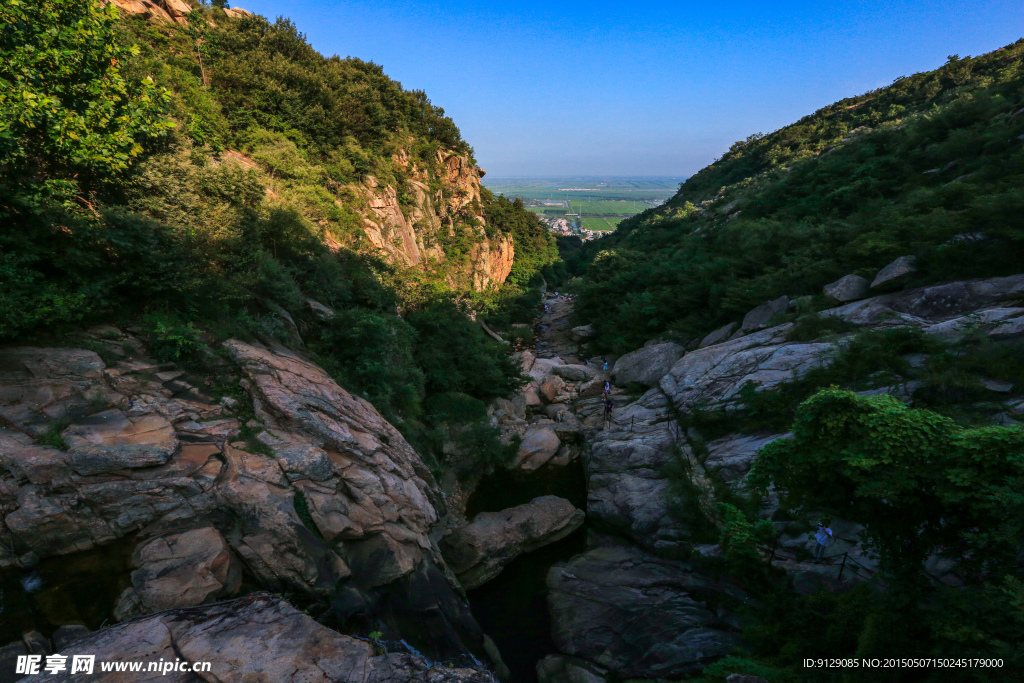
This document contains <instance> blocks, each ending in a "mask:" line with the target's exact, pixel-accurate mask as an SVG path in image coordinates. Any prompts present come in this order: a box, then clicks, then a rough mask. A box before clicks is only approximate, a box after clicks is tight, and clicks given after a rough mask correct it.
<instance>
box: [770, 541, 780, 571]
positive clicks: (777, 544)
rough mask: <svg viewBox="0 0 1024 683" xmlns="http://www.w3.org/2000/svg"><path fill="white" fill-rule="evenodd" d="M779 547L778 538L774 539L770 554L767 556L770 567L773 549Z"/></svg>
mask: <svg viewBox="0 0 1024 683" xmlns="http://www.w3.org/2000/svg"><path fill="white" fill-rule="evenodd" d="M778 547H779V537H778V536H776V537H775V542H774V543H772V554H771V555H769V556H768V564H769V565H770V564H771V563H772V561H773V560H774V559H775V549H776V548H778Z"/></svg>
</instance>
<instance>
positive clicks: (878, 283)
mask: <svg viewBox="0 0 1024 683" xmlns="http://www.w3.org/2000/svg"><path fill="white" fill-rule="evenodd" d="M916 272H917V267H916V266H915V265H914V257H913V256H900V257H899V258H898V259H896V260H895V261H893V262H892V263H890V264H889V265H887V266H886V267H885V268H882V269H881V270H880V271H878V274H877V275H875V279H874V280H872V281H871V288H872V289H875V288H876V287H889V286H891V285H896V284H900V283H902V282H903V281H904V280H906V279H907V278H909V277H910V276H911V275H913V274H914V273H916Z"/></svg>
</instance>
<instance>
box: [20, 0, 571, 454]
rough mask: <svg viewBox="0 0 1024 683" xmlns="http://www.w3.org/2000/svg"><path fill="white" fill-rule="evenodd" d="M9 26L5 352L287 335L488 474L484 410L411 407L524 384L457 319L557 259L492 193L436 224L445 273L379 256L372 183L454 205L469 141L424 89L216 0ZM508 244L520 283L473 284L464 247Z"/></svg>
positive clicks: (164, 353)
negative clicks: (109, 338)
mask: <svg viewBox="0 0 1024 683" xmlns="http://www.w3.org/2000/svg"><path fill="white" fill-rule="evenodd" d="M0 21H2V22H3V23H2V25H0V27H2V30H0V155H2V156H0V215H3V216H4V221H5V226H4V230H2V231H0V341H5V342H6V341H12V340H18V341H28V340H29V339H36V340H40V341H43V340H45V341H48V342H55V341H59V340H61V339H63V338H65V336H66V335H68V334H71V333H73V331H74V330H75V328H77V327H78V326H80V325H84V324H93V323H96V322H113V323H115V324H121V325H130V326H137V327H138V328H141V329H142V330H143V331H144V332H145V333H146V335H147V336H148V342H149V347H150V349H151V350H152V352H153V353H154V355H156V356H157V357H158V358H159V359H160V360H164V361H176V362H181V363H185V364H193V365H195V366H197V367H200V368H202V367H209V368H212V367H215V363H211V362H210V360H211V358H213V356H215V355H216V354H217V353H218V350H217V349H218V342H219V341H221V340H223V339H225V338H227V337H229V336H239V337H242V338H248V339H253V338H255V339H257V340H263V341H277V342H282V343H284V344H287V345H290V346H293V347H299V348H305V350H306V351H308V352H309V353H310V354H312V355H315V357H316V358H317V360H318V361H319V362H320V363H321V364H322V365H323V366H324V367H325V368H326V369H327V370H328V371H329V372H331V373H332V374H333V375H334V376H335V377H336V378H337V379H338V380H339V381H340V382H342V383H343V384H344V386H346V388H348V389H350V390H352V391H354V392H358V393H359V394H361V395H364V396H366V397H368V398H369V399H370V400H371V401H372V402H373V403H374V405H375V406H376V407H377V408H378V409H379V410H381V412H382V413H383V414H384V415H385V416H387V417H388V418H389V419H391V420H392V421H394V422H395V424H396V425H397V426H398V427H399V428H400V429H402V430H403V432H405V433H406V434H407V436H408V437H409V438H410V439H411V440H412V441H413V442H414V443H415V444H416V445H417V446H418V447H420V448H421V449H424V450H425V452H424V457H425V458H426V459H427V460H428V461H431V462H432V463H433V464H434V465H435V466H441V463H442V461H443V459H444V449H445V448H446V444H447V442H448V441H449V440H450V439H456V440H460V439H461V441H462V442H465V443H466V444H472V445H473V448H469V447H466V448H463V449H462V452H464V453H466V454H468V455H469V456H470V457H472V456H473V455H474V454H476V453H479V454H480V458H481V460H484V461H487V462H486V463H485V464H492V463H493V462H496V461H499V460H501V459H502V458H504V457H506V456H507V452H506V451H507V447H506V446H504V445H502V444H500V443H498V441H497V437H496V434H495V433H493V431H489V430H488V429H485V428H484V427H485V426H486V425H481V424H479V423H480V421H481V420H482V415H481V414H480V413H479V411H474V412H472V414H473V415H474V416H475V417H474V418H473V420H472V421H471V422H472V424H470V425H469V426H466V427H465V428H460V430H457V431H458V434H450V433H449V430H447V428H446V427H445V424H446V422H447V421H454V422H459V423H461V422H464V421H465V420H464V418H465V413H461V414H458V415H449V414H447V413H444V412H443V411H441V412H433V413H431V412H429V411H427V412H424V405H425V401H426V405H428V406H429V405H433V404H432V403H431V402H430V401H428V400H427V399H429V398H430V397H431V396H432V395H438V394H441V395H445V396H451V395H455V394H458V395H460V396H464V397H465V398H466V400H468V401H470V402H474V401H475V402H476V403H477V404H480V405H482V403H480V402H481V401H485V400H488V399H490V398H491V397H494V396H503V395H507V394H508V393H509V392H510V391H512V390H514V389H515V388H516V387H518V385H519V383H520V381H521V379H520V376H519V369H518V367H517V366H516V365H515V364H514V363H513V362H512V361H511V360H510V357H509V349H508V347H507V346H504V345H501V344H499V343H497V342H494V341H492V340H491V339H489V338H488V337H487V336H486V335H484V334H483V332H482V331H481V330H480V329H479V327H478V325H476V324H475V323H473V322H472V321H471V319H470V314H471V313H472V308H473V307H475V308H477V309H480V308H489V309H490V310H493V311H494V312H495V315H502V314H504V308H503V307H504V306H505V305H506V304H512V303H517V302H519V300H520V299H523V298H524V297H526V298H527V299H528V298H529V297H527V283H528V282H529V281H530V279H531V278H533V277H534V275H536V274H537V273H538V272H539V270H540V269H541V268H542V267H544V266H546V265H548V264H549V263H551V262H552V261H553V260H554V259H556V258H557V253H556V252H555V250H554V246H553V240H551V238H550V237H549V236H548V235H547V233H546V232H545V231H543V230H542V228H541V227H540V226H539V224H538V223H537V221H536V219H535V217H533V216H532V215H530V214H529V213H528V212H527V211H525V209H523V207H522V206H521V205H514V204H512V203H510V202H507V201H505V200H504V198H494V197H492V196H491V195H490V194H489V193H486V192H484V195H483V198H482V202H480V203H479V204H477V203H476V202H469V204H468V205H466V204H465V202H463V203H462V205H463V208H462V209H460V210H458V211H457V212H455V213H453V214H452V215H448V216H442V218H443V219H444V221H445V223H444V224H443V225H442V230H441V231H440V233H439V234H441V237H439V239H446V240H448V242H450V243H451V246H452V249H453V251H452V252H451V253H448V254H447V255H448V256H449V257H450V258H448V259H446V260H445V261H443V262H441V263H440V264H427V266H428V267H426V268H423V269H411V268H405V267H404V266H400V265H395V264H389V263H386V262H384V261H383V260H381V258H380V257H379V252H377V251H375V250H373V249H370V248H368V244H367V241H366V238H365V236H363V234H362V229H361V226H362V225H363V219H362V217H361V214H360V213H359V212H360V211H363V212H365V211H366V207H365V202H366V199H365V193H364V192H363V189H362V187H363V185H361V183H364V182H365V183H366V184H367V185H372V184H373V183H374V182H376V183H380V184H388V185H391V186H392V187H394V188H396V192H397V193H398V195H399V196H398V199H399V203H400V204H401V205H402V206H403V208H407V207H408V206H410V204H409V202H410V201H411V200H410V199H409V195H410V193H412V189H411V188H412V185H411V183H412V182H413V180H414V178H413V176H414V173H416V174H419V175H417V176H416V177H417V178H420V179H421V180H422V181H424V182H423V184H422V186H423V187H427V190H429V193H430V196H431V197H434V198H437V199H438V201H439V202H441V203H442V204H444V202H448V201H449V200H451V199H452V198H453V197H454V195H455V193H456V192H458V191H459V190H458V189H457V188H455V187H453V186H452V185H451V184H449V182H448V171H447V169H446V166H445V163H444V160H445V159H447V158H448V157H449V156H450V155H452V154H456V155H464V156H468V155H471V154H472V150H471V149H470V148H469V147H468V145H467V144H466V143H465V142H464V141H463V140H462V139H461V137H460V135H459V132H458V129H457V128H456V127H455V125H454V124H453V123H452V121H451V120H450V119H448V118H447V117H445V116H444V112H443V111H442V110H441V109H439V108H437V107H434V106H433V105H431V104H430V102H429V100H428V99H427V98H426V96H425V95H424V94H423V93H422V92H408V91H406V90H403V89H402V87H401V86H400V84H398V83H396V82H394V81H392V80H391V79H389V78H388V77H387V76H385V75H384V73H383V71H382V70H381V68H380V67H379V66H377V65H375V64H371V63H367V62H363V61H361V60H358V59H354V58H348V59H340V58H338V57H332V58H324V57H322V56H320V55H319V54H317V53H316V52H315V51H314V50H313V49H312V48H311V47H310V46H309V44H308V43H307V42H306V41H305V38H304V37H303V36H302V34H300V33H299V32H298V31H297V29H296V28H295V26H294V25H292V24H291V23H290V22H288V21H286V20H283V19H279V20H278V21H276V22H275V23H271V22H268V21H267V20H266V19H264V18H262V17H259V16H253V17H248V18H244V19H237V20H236V19H227V18H226V17H225V16H224V15H223V13H222V12H220V11H219V10H218V11H216V12H214V11H213V9H212V8H211V7H210V6H208V5H199V6H197V8H196V10H195V12H193V14H192V15H191V16H190V22H189V24H187V25H176V24H175V25H169V24H160V23H150V22H146V21H145V20H144V19H142V18H141V17H138V16H121V17H120V18H119V17H118V12H117V10H116V8H115V7H114V6H113V5H107V6H105V7H104V8H100V3H99V2H97V0H60V1H56V0H55V1H53V2H44V3H19V2H13V3H7V4H5V5H4V7H3V8H2V9H0ZM371 175H373V176H374V177H375V179H376V180H374V181H371V180H370V179H369V178H368V177H369V176H371ZM417 182H420V181H417ZM439 205H440V204H439ZM444 205H445V206H447V205H448V204H444ZM439 210H440V209H439ZM475 213H479V214H483V215H485V216H486V217H487V219H488V224H487V226H486V228H483V227H481V226H480V224H479V222H475V221H474V218H473V214H475ZM445 226H446V227H447V229H448V233H447V236H445V233H444V228H445ZM417 229H419V228H418V227H417ZM498 233H503V234H506V235H510V236H511V238H512V240H513V243H514V245H515V249H516V259H515V262H514V264H513V271H514V278H513V281H512V282H510V284H509V285H508V286H507V287H505V289H504V290H498V291H488V292H472V291H468V283H467V282H466V279H465V278H464V277H463V276H462V275H460V273H461V272H462V271H461V270H460V268H463V266H464V265H465V262H464V257H465V252H467V251H468V249H469V248H470V247H472V246H473V245H474V244H476V243H478V242H479V241H481V240H482V239H483V238H484V236H485V234H486V235H487V236H494V235H497V234H498ZM442 246H445V247H446V253H447V246H448V245H447V244H446V245H442ZM456 251H458V253H456ZM307 298H312V299H315V300H316V301H317V302H319V303H320V304H323V305H326V306H328V307H330V308H331V309H333V310H334V312H335V315H334V316H333V318H330V319H322V317H320V316H317V315H316V314H314V311H313V310H312V309H311V307H310V306H309V304H308V302H307ZM435 403H436V402H435Z"/></svg>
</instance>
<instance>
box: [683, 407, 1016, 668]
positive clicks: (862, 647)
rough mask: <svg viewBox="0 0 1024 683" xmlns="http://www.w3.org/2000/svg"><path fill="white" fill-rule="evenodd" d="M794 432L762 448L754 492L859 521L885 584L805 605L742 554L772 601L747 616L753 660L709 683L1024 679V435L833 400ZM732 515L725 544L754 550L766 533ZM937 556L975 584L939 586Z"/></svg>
mask: <svg viewBox="0 0 1024 683" xmlns="http://www.w3.org/2000/svg"><path fill="white" fill-rule="evenodd" d="M792 431H793V435H792V437H790V438H786V439H780V440H777V441H774V442H772V443H771V444H769V445H768V446H766V447H765V448H764V449H763V450H762V453H761V454H760V455H759V457H758V459H757V460H756V462H755V465H754V469H753V471H752V473H751V477H750V482H751V484H752V488H753V489H755V490H756V491H758V492H759V495H763V494H764V492H765V490H766V487H767V486H768V485H772V486H774V487H775V490H776V491H777V492H778V493H780V494H781V495H782V502H783V507H784V509H785V510H786V511H787V514H789V513H792V512H793V511H801V510H803V511H804V512H808V511H813V512H815V513H816V514H823V515H826V516H829V515H840V516H842V517H844V518H846V519H853V520H857V521H858V522H860V523H861V524H863V525H864V528H865V531H864V535H865V539H866V545H865V547H866V548H867V549H868V550H869V551H870V552H871V553H873V554H875V555H876V556H878V557H879V559H880V562H881V564H880V568H881V573H880V574H878V575H877V576H876V577H875V578H874V579H873V580H872V582H871V583H865V584H860V585H859V586H858V587H856V588H854V589H852V590H849V591H847V592H843V593H833V592H828V591H821V592H817V593H813V594H811V595H805V596H798V595H796V594H794V593H793V592H792V590H791V589H790V587H789V586H788V581H787V580H786V579H785V575H784V574H783V573H782V572H778V571H776V570H772V569H769V568H768V566H767V565H765V564H763V563H762V562H761V561H759V560H758V558H757V556H756V555H755V554H753V553H752V552H751V551H750V550H748V551H747V552H740V553H737V552H736V550H737V548H732V549H731V552H729V553H727V558H728V560H729V561H730V562H734V563H735V562H737V561H739V562H740V563H741V564H739V565H738V566H739V567H741V568H742V571H741V572H740V573H739V574H738V575H740V576H743V577H745V581H747V582H748V583H749V584H750V585H749V587H750V588H752V589H756V590H757V592H758V594H759V596H760V598H761V599H760V600H758V601H757V604H756V605H755V606H753V608H752V609H751V611H750V614H749V615H748V616H749V617H750V622H749V625H748V626H747V628H746V629H745V630H744V643H745V645H744V651H743V653H745V656H742V657H739V656H738V657H733V658H729V659H728V660H723V661H721V662H718V663H716V664H715V665H712V666H711V667H708V668H707V669H706V670H705V672H704V676H703V677H702V679H701V680H704V681H707V682H708V683H710V682H711V681H719V680H721V679H722V678H724V674H726V673H729V672H748V673H752V674H758V675H762V676H767V677H768V679H769V680H771V681H802V680H843V681H869V680H876V676H877V671H871V670H858V669H854V668H846V669H843V670H841V671H827V672H823V671H815V670H808V669H807V668H806V667H804V665H803V659H804V658H807V657H810V658H819V657H825V658H829V657H837V656H839V657H855V658H858V659H860V658H875V657H878V658H885V657H892V656H900V657H954V658H955V657H983V658H1002V659H1003V666H1002V668H1000V669H998V670H973V671H972V670H962V671H957V672H954V673H955V675H951V672H949V671H947V670H943V669H941V668H928V669H925V670H922V671H919V672H917V674H918V675H919V676H920V677H919V678H916V679H914V680H928V681H933V680H934V681H946V680H964V681H974V680H1016V678H1017V677H1018V676H1019V673H1020V671H1021V670H1022V668H1024V659H1022V654H1021V651H1020V649H1019V642H1020V639H1021V637H1022V636H1024V583H1022V582H1021V580H1020V578H1019V566H1018V562H1019V556H1020V553H1021V550H1022V548H1024V516H1022V514H1021V511H1022V510H1024V429H1021V428H1020V427H1003V426H987V427H981V428H964V427H961V426H959V425H957V424H956V423H955V422H954V421H953V420H951V419H949V418H947V417H944V416H942V415H939V414H937V413H935V412H932V411H929V410H925V409H911V408H909V407H907V406H906V405H905V404H903V403H902V402H900V401H898V400H896V399H894V398H892V397H889V396H877V397H864V396H859V395H857V394H855V393H853V392H850V391H846V390H841V389H825V390H822V391H820V392H818V393H817V394H815V395H814V396H812V397H811V398H809V399H808V400H806V401H804V402H803V403H802V404H801V405H800V407H799V409H798V411H797V415H796V419H795V421H794V423H793V426H792ZM720 507H722V508H729V507H731V506H720ZM723 515H724V517H725V527H724V531H723V538H724V539H725V540H727V541H732V542H733V543H735V542H736V540H737V539H738V540H739V541H740V542H741V545H740V548H739V549H742V548H743V547H747V548H749V546H750V542H751V537H752V533H751V532H752V531H753V530H754V529H755V527H756V524H757V523H758V522H755V521H752V520H750V519H749V518H748V519H744V515H743V514H742V513H741V512H740V511H739V510H737V509H735V508H732V509H723ZM762 544H763V541H762ZM936 553H938V554H940V555H942V556H943V557H946V558H949V559H951V560H954V561H956V562H957V563H958V574H959V576H960V577H961V578H962V580H963V582H964V584H963V585H961V586H948V585H945V584H943V583H942V582H940V581H937V580H936V579H935V578H934V577H932V576H930V575H929V574H928V572H927V571H926V570H925V560H926V559H927V558H928V557H929V556H932V555H933V554H936ZM734 572H735V570H734ZM872 584H877V586H883V587H884V588H885V590H884V591H879V590H877V589H876V587H875V586H873V585H872ZM897 652H898V653H899V654H898V655H895V653H897ZM826 674H827V675H826ZM900 680H903V679H902V678H900Z"/></svg>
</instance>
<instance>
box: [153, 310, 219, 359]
mask: <svg viewBox="0 0 1024 683" xmlns="http://www.w3.org/2000/svg"><path fill="white" fill-rule="evenodd" d="M145 322H146V325H147V327H148V329H149V348H150V350H151V351H152V352H153V355H155V356H156V357H157V359H158V360H160V361H161V362H164V363H166V362H168V361H187V360H190V359H192V358H195V357H196V354H198V353H199V351H200V350H201V349H204V348H205V347H206V344H205V343H204V342H203V340H202V338H201V337H200V331H199V328H198V327H196V325H195V324H194V323H191V322H187V323H186V322H182V321H180V320H178V319H176V318H173V317H169V316H163V315H156V314H154V315H150V316H148V317H147V318H146V321H145Z"/></svg>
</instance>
